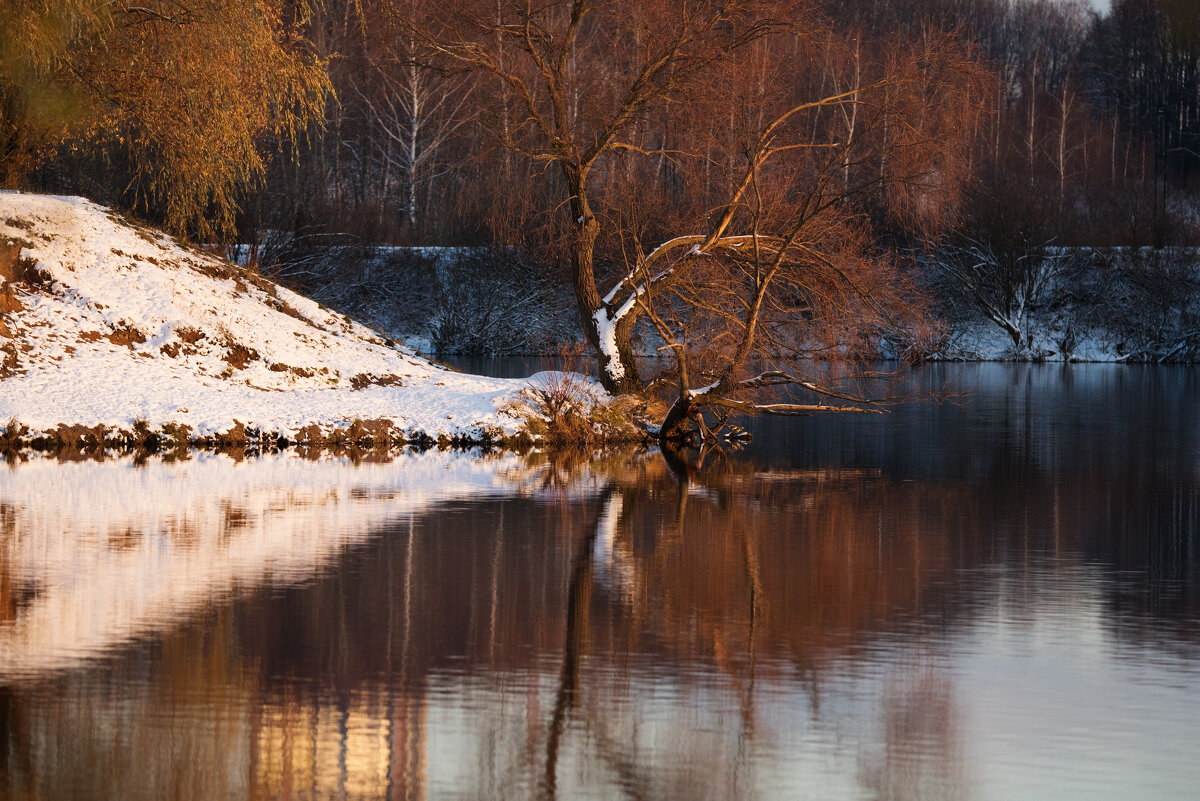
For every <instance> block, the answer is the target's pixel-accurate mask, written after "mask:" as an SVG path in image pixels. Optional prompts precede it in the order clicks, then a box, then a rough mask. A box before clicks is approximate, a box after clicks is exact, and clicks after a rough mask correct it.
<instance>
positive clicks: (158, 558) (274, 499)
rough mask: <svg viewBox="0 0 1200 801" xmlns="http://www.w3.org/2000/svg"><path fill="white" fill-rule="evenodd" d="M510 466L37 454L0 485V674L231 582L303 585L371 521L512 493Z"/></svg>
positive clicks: (491, 461)
mask: <svg viewBox="0 0 1200 801" xmlns="http://www.w3.org/2000/svg"><path fill="white" fill-rule="evenodd" d="M522 465H523V462H522V460H521V459H520V458H519V457H516V456H513V455H505V456H494V457H487V458H479V457H470V456H466V455H463V454H460V453H443V452H438V451H429V452H426V453H423V454H409V455H405V456H404V457H402V458H398V459H396V460H395V461H391V462H387V463H380V464H371V463H363V464H358V465H355V466H351V464H350V463H349V462H348V461H347V460H344V459H336V458H324V459H321V460H318V461H308V460H304V459H301V458H298V457H296V456H294V455H286V454H284V455H275V456H264V457H262V458H258V459H252V460H247V461H242V462H234V461H233V460H232V459H229V458H227V457H224V456H214V455H208V454H199V455H197V456H196V457H195V458H192V459H188V460H186V461H177V462H172V463H163V462H157V461H156V462H152V463H150V464H148V465H143V466H138V465H135V464H134V463H133V462H132V460H129V459H121V460H116V461H106V462H79V463H71V464H67V463H58V462H51V461H35V462H32V463H28V464H23V465H20V466H19V467H17V468H15V469H9V470H8V471H7V472H6V473H5V475H4V477H3V480H2V481H0V524H2V527H3V531H2V533H3V539H0V590H2V592H0V595H2V596H4V598H3V603H2V604H0V681H13V680H18V679H20V678H21V677H31V676H34V675H41V674H44V673H45V672H47V671H54V670H60V669H65V668H69V667H71V666H73V665H76V664H78V663H79V662H81V661H82V660H85V659H88V658H91V657H95V656H98V655H101V654H103V653H105V652H106V651H108V650H110V649H112V648H113V647H115V646H118V645H120V644H122V643H125V642H129V641H131V640H133V639H135V638H137V637H139V636H142V635H145V634H148V633H152V632H157V631H163V630H165V629H167V628H169V627H171V626H173V625H175V624H177V623H179V622H180V621H182V620H184V619H187V618H188V617H189V616H192V615H194V614H196V613H198V612H200V611H202V610H203V609H204V608H206V607H207V606H208V605H210V604H211V603H212V602H213V601H214V600H218V599H220V598H221V597H222V596H228V595H229V594H231V593H233V592H236V591H237V590H238V589H239V588H248V587H255V586H259V585H290V584H295V583H297V582H302V581H304V580H307V579H310V578H312V577H313V576H315V575H316V574H318V573H320V572H321V570H322V568H323V567H324V566H325V565H327V564H328V563H329V562H330V561H331V560H333V559H334V558H336V557H337V556H338V554H340V553H341V552H343V551H344V550H345V549H346V548H347V547H350V546H353V545H355V544H357V543H360V542H362V541H364V540H365V539H367V538H369V537H370V536H371V535H372V533H373V532H376V531H378V530H379V527H380V525H382V524H384V523H386V522H389V521H394V520H396V519H401V518H403V517H404V516H407V515H413V514H416V513H419V512H422V511H426V510H428V509H429V508H430V507H431V506H433V505H435V504H437V503H439V502H441V501H446V500H450V499H464V498H477V497H481V496H488V495H497V494H500V493H513V492H518V491H520V489H519V487H520V481H519V477H520V474H521V471H522V469H523V468H522Z"/></svg>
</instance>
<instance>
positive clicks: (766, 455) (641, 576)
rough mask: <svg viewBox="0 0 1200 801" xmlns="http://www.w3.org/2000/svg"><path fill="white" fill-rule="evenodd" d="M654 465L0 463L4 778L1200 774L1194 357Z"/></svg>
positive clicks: (483, 787) (1005, 380) (1137, 783)
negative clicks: (1184, 362) (1189, 362)
mask: <svg viewBox="0 0 1200 801" xmlns="http://www.w3.org/2000/svg"><path fill="white" fill-rule="evenodd" d="M920 380H921V381H922V382H925V383H926V384H927V385H928V386H940V385H941V384H942V383H943V382H944V381H947V380H950V381H952V382H954V384H955V385H956V386H957V387H958V388H959V389H960V390H962V391H963V392H964V393H965V396H964V397H963V398H962V399H961V400H960V401H959V402H957V403H954V404H943V405H940V406H939V405H934V404H926V405H920V406H913V407H908V408H904V409H901V410H899V411H897V412H896V413H894V414H892V415H889V416H885V417H865V416H863V417H854V418H850V417H840V418H831V417H824V418H804V419H798V420H784V421H778V420H776V421H769V420H763V421H756V422H754V424H753V425H752V426H751V429H752V431H753V433H754V442H753V443H752V444H751V445H750V446H748V447H746V448H744V449H742V450H739V451H735V452H730V453H726V454H721V453H712V454H708V455H707V456H706V458H705V459H704V461H703V463H702V464H692V465H690V466H682V465H678V464H674V465H673V464H669V463H668V462H667V460H665V459H664V457H663V456H662V455H660V454H658V453H657V452H633V453H626V454H621V455H614V456H611V457H607V458H604V459H602V460H597V461H592V462H583V461H570V460H558V461H552V460H548V459H546V458H544V457H537V456H535V457H532V458H529V459H525V458H521V457H519V456H515V455H491V456H486V457H483V458H478V457H476V458H472V457H470V456H466V455H461V454H452V453H439V452H437V451H432V452H427V453H424V454H416V455H408V456H404V457H401V458H398V459H395V460H393V461H390V462H377V461H371V460H362V461H360V462H359V463H354V462H352V461H350V460H348V459H338V458H334V457H329V456H326V457H321V458H320V459H317V460H306V459H302V458H300V457H299V456H296V455H283V456H270V457H263V458H257V459H247V460H243V461H240V462H239V461H234V460H232V459H230V458H228V457H224V456H212V455H195V456H194V457H193V458H191V459H188V460H185V461H176V462H172V463H168V462H163V461H161V460H153V459H152V460H150V461H149V462H147V463H145V464H140V465H139V464H135V463H134V462H133V461H132V460H129V459H114V460H108V461H105V462H95V461H84V462H74V463H59V462H53V461H48V460H31V461H29V462H26V463H22V464H16V465H12V466H10V467H8V468H0V469H2V470H3V472H2V473H0V798H7V799H34V798H37V799H73V798H87V799H93V798H94V799H156V800H157V799H213V798H231V799H246V798H253V799H260V798H261V799H268V798H288V799H306V798H389V799H416V798H430V799H434V798H464V799H475V798H480V799H520V798H603V799H616V798H626V797H628V798H639V799H640V798H644V799H707V798H711V799H727V798H728V799H731V798H747V799H783V798H798V799H860V798H861V799H1042V798H1044V799H1065V798H1087V799H1103V798H1112V799H1123V800H1124V799H1134V798H1136V799H1195V798H1197V797H1200V758H1198V756H1200V402H1198V400H1197V399H1198V398H1200V370H1197V369H1191V368H1158V369H1143V368H1136V367H1118V366H1073V367H1059V366H1041V367H1034V366H1024V365H1020V366H1010V365H982V366H957V365H952V366H944V367H939V366H934V367H932V368H928V369H925V370H924V371H923V372H922V373H921V374H920Z"/></svg>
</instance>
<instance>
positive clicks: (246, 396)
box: [0, 192, 525, 439]
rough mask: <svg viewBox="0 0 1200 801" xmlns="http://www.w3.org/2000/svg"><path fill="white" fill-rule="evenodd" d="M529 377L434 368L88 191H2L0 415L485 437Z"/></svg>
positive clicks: (292, 434)
mask: <svg viewBox="0 0 1200 801" xmlns="http://www.w3.org/2000/svg"><path fill="white" fill-rule="evenodd" d="M524 386H525V382H524V381H521V380H512V379H494V378H484V377H480V376H470V375H462V374H459V373H455V372H453V371H450V370H447V369H446V368H444V367H441V366H439V365H435V364H432V363H431V362H429V361H426V360H424V359H422V358H420V357H418V356H416V355H415V354H414V353H413V352H412V351H410V350H408V349H406V348H404V347H402V346H399V345H397V344H395V343H393V342H391V341H389V340H386V339H384V338H382V337H380V336H379V335H378V334H377V333H375V332H373V331H371V330H370V329H368V328H365V327H364V326H362V325H359V324H357V323H355V322H353V321H352V320H350V319H349V318H347V317H343V316H341V315H338V314H336V313H334V312H332V311H330V310H328V309H326V308H324V307H323V306H320V305H319V304H317V303H315V302H313V301H311V300H308V299H306V298H304V297H302V296H300V295H297V294H295V293H293V292H291V291H289V290H287V289H285V288H283V287H280V286H278V285H276V284H274V283H272V282H270V281H268V280H266V279H264V278H262V277H261V276H258V275H256V274H254V273H253V272H249V271H246V270H244V269H242V268H239V267H237V266H236V265H233V264H230V263H229V262H226V261H223V260H221V259H217V258H215V257H213V256H210V255H208V254H205V253H203V252H200V251H198V250H194V249H189V248H187V247H185V246H183V245H181V244H179V243H178V242H176V241H174V240H172V239H170V238H169V237H167V236H165V235H163V234H161V233H159V232H156V231H153V230H150V229H147V228H144V227H141V226H138V225H136V224H134V223H131V222H129V221H127V220H123V219H121V218H119V217H118V216H117V215H116V214H115V213H113V212H112V211H110V210H108V209H106V208H104V207H101V206H98V205H96V204H94V203H91V202H90V201H87V200H85V199H83V198H74V197H49V196H43V195H31V194H22V193H14V192H0V425H3V424H4V422H5V421H9V420H15V421H19V422H20V423H21V424H23V425H25V426H28V427H29V428H30V429H31V430H32V433H34V434H36V433H44V432H50V431H53V430H55V429H56V428H58V427H59V426H64V425H72V426H89V427H96V426H103V427H106V428H108V429H122V430H127V431H128V430H131V429H134V428H135V427H140V428H142V429H143V430H144V429H145V428H146V427H147V426H148V427H150V428H156V429H158V428H163V427H168V428H169V429H170V430H174V431H180V430H182V431H186V432H187V433H188V434H189V435H190V436H193V437H210V436H214V435H219V434H222V433H223V432H229V431H233V430H237V431H244V430H257V431H260V432H271V433H273V434H275V435H277V436H282V437H287V438H289V439H295V438H297V437H300V438H303V437H304V432H306V431H307V432H312V431H314V429H313V428H312V427H313V426H317V427H318V428H319V429H321V430H325V431H329V430H333V429H339V428H341V429H346V428H349V427H350V426H351V425H352V424H353V423H354V421H356V420H358V421H370V422H371V423H372V424H373V425H374V426H375V428H374V430H376V431H385V430H386V431H387V432H391V433H392V434H394V435H395V436H409V437H411V436H413V435H415V434H418V433H419V434H423V435H425V436H429V437H434V438H437V437H441V436H445V437H452V438H453V437H457V438H464V439H481V438H489V437H499V436H506V435H512V434H515V433H517V432H518V430H519V429H520V427H521V420H519V419H518V418H517V417H516V416H514V415H513V414H512V413H511V412H507V413H506V409H508V408H511V402H512V400H513V398H514V397H515V396H516V394H517V393H518V392H519V391H520V390H521V389H522V388H523V387H524ZM101 430H102V429H101Z"/></svg>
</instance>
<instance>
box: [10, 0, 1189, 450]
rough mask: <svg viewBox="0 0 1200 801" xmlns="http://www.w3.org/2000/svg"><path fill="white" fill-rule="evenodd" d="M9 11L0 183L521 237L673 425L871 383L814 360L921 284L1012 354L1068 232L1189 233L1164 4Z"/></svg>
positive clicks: (389, 227) (1081, 236)
mask: <svg viewBox="0 0 1200 801" xmlns="http://www.w3.org/2000/svg"><path fill="white" fill-rule="evenodd" d="M8 4H9V5H10V6H13V9H14V13H12V14H9V15H6V17H5V19H4V21H3V22H0V26H2V30H0V33H2V34H3V37H4V41H5V46H4V47H3V48H0V68H2V69H3V72H2V73H0V108H2V109H3V115H4V116H3V119H2V120H0V123H2V126H0V167H2V169H0V172H2V173H3V176H4V179H5V181H6V182H7V183H9V184H24V185H30V186H35V187H39V188H44V189H51V190H70V191H80V192H83V193H85V194H88V195H91V196H93V197H97V199H100V200H105V201H108V202H113V203H117V204H118V205H124V206H132V207H134V208H136V209H138V210H140V211H141V212H142V213H144V214H146V215H148V216H150V217H152V218H157V219H161V220H162V221H164V222H166V223H167V224H168V225H170V226H171V227H173V228H174V229H176V230H177V231H180V232H184V233H191V234H193V235H198V236H201V237H204V238H205V239H210V240H211V239H214V238H222V237H225V238H232V237H237V238H238V239H240V240H242V241H252V242H260V241H263V240H264V237H266V236H268V233H269V235H271V236H277V235H278V232H281V231H283V232H290V234H289V235H290V236H291V237H292V240H291V241H292V242H293V243H294V242H296V241H302V242H303V241H308V242H318V243H321V246H322V247H324V246H326V245H328V244H329V243H330V242H331V241H333V240H331V239H330V236H331V235H334V236H337V237H345V236H351V237H354V238H355V239H356V241H358V242H360V243H363V242H367V243H373V242H379V243H403V244H409V243H413V244H417V243H419V244H464V243H484V242H489V243H496V244H499V245H500V246H501V247H502V248H506V249H508V251H509V252H512V249H513V248H516V249H519V250H520V251H522V252H523V253H524V254H525V256H524V257H523V260H524V261H526V262H527V263H535V264H538V265H541V266H542V269H544V270H545V271H546V272H547V273H548V274H550V275H552V276H558V278H559V279H560V283H561V286H562V287H563V288H564V291H565V292H567V293H570V294H571V295H573V297H574V305H575V308H576V316H577V319H578V321H579V325H580V328H581V330H582V334H583V336H584V338H585V339H586V340H587V342H588V343H590V345H591V347H592V349H593V351H594V353H595V355H596V358H597V360H598V362H599V366H600V376H601V379H602V381H604V383H605V384H606V386H607V387H608V388H609V389H610V390H613V391H618V392H640V391H644V390H646V389H653V390H655V391H659V392H664V393H666V395H665V397H664V399H665V400H667V401H668V403H669V404H670V405H671V409H672V411H671V412H670V414H669V415H668V418H667V422H668V428H669V429H671V428H675V427H676V426H677V425H685V424H687V421H689V420H698V419H700V416H701V415H702V414H707V415H708V421H709V423H710V424H711V423H712V422H714V421H715V422H720V421H723V420H724V419H725V418H726V417H727V416H728V415H729V414H731V413H735V412H742V411H753V410H758V409H762V408H769V409H770V410H771V411H776V412H794V413H799V412H809V411H813V410H816V409H830V408H837V409H845V408H855V409H859V410H862V409H869V408H872V405H873V404H872V403H871V401H872V400H879V398H878V397H876V396H868V395H866V394H864V393H863V392H862V391H861V390H855V389H851V388H849V387H848V386H846V385H845V384H844V383H843V381H844V379H846V378H847V377H848V376H850V375H853V374H855V372H856V371H855V370H854V369H853V368H850V369H844V370H833V371H830V370H828V369H825V368H824V367H823V368H822V369H821V370H820V371H814V370H813V369H812V365H813V363H814V361H819V362H821V363H822V364H826V365H827V364H828V363H830V362H831V361H837V362H840V363H842V364H844V365H850V364H853V363H854V362H855V360H856V359H858V358H860V357H862V358H873V357H878V356H881V355H887V356H904V355H906V354H920V353H922V352H925V351H927V350H929V349H930V348H931V347H936V343H937V341H938V339H939V337H940V336H941V331H940V329H939V325H938V323H937V322H936V319H937V317H938V314H939V298H938V297H937V296H936V295H937V292H938V290H939V285H938V283H937V282H936V281H932V280H931V279H930V276H931V275H936V276H941V278H942V279H943V280H944V281H947V282H948V284H947V285H943V286H942V287H941V288H942V289H943V290H944V291H945V292H946V293H948V295H947V297H948V296H949V295H955V296H957V297H961V298H964V299H966V300H967V301H969V302H972V303H974V304H975V305H977V306H978V307H980V308H981V309H982V310H983V312H984V313H985V314H986V316H987V317H989V318H990V319H992V320H993V321H995V322H996V323H997V324H998V325H999V326H1000V327H1001V328H1003V329H1004V331H1005V332H1006V333H1007V334H1008V335H1009V336H1010V337H1011V338H1012V341H1013V347H1014V349H1016V350H1021V349H1022V348H1025V349H1028V348H1030V347H1031V337H1030V334H1029V330H1028V324H1027V320H1028V317H1029V311H1030V309H1032V308H1033V307H1034V306H1036V305H1037V304H1038V302H1039V293H1042V292H1044V291H1046V288H1047V287H1049V286H1052V285H1053V283H1054V282H1053V280H1051V279H1053V278H1054V276H1056V275H1061V274H1063V273H1065V272H1066V267H1067V266H1069V265H1064V264H1063V262H1066V261H1069V259H1066V258H1065V257H1064V256H1063V254H1064V252H1065V251H1063V248H1064V247H1065V246H1072V245H1155V246H1161V245H1169V244H1181V243H1182V244H1186V243H1187V242H1189V241H1190V237H1192V236H1193V235H1194V231H1195V227H1196V224H1197V221H1196V220H1195V219H1194V216H1195V215H1194V213H1193V212H1192V211H1191V209H1192V205H1191V204H1190V203H1189V202H1188V200H1189V199H1191V198H1192V197H1193V196H1194V185H1195V183H1196V178H1197V176H1200V170H1198V169H1197V167H1200V9H1197V8H1196V7H1195V4H1194V3H1192V2H1189V1H1188V0H1115V2H1114V3H1113V8H1112V10H1111V12H1110V13H1109V14H1107V15H1105V16H1098V15H1096V14H1095V13H1094V12H1093V11H1091V10H1090V7H1089V6H1087V5H1086V4H1085V3H1084V2H1083V0H870V2H867V1H866V0H861V1H856V2H825V1H824V0H724V2H717V1H716V0H689V2H683V3H679V2H656V1H647V2H637V3H634V2H599V1H598V0H563V1H562V2H544V3H541V4H538V5H534V4H530V3H518V2H512V1H511V0H441V2H426V1H425V0H408V1H407V2H401V1H400V0H327V2H324V3H321V4H316V5H314V6H309V5H308V4H307V3H304V2H300V1H299V0H290V1H288V2H285V1H284V0H255V2H252V3H232V2H230V3H222V2H217V3H192V2H188V0H184V1H183V2H162V1H161V0H157V1H156V0H147V2H144V3H141V4H139V5H137V6H133V5H128V4H120V3H115V4H114V3H111V2H105V3H100V2H97V0H59V1H58V2H56V3H49V4H46V3H32V2H26V1H25V0H8ZM24 31H33V32H34V35H33V36H26V35H25V34H24V33H23V32H24ZM130 65H132V67H131V66H130ZM268 154H269V155H272V156H273V158H272V159H271V160H270V163H269V166H268V164H267V162H266V161H265V157H266V156H267V155H268ZM237 208H240V213H239V215H238V216H237V218H236V220H235V217H234V211H235V209H237ZM342 272H343V273H344V270H342ZM1134 283H1136V282H1134ZM946 286H949V289H946ZM931 289H932V290H933V293H934V294H933V295H931V294H930V291H931ZM941 305H942V306H943V307H944V304H941ZM941 311H944V308H942V309H941ZM646 350H655V351H658V352H659V353H660V354H662V355H663V356H665V357H667V358H665V359H663V360H659V361H657V362H655V363H654V366H652V367H647V364H646V363H645V362H644V361H639V360H638V359H637V358H635V354H636V353H637V352H639V351H641V352H645V351H646ZM814 357H815V359H814ZM784 387H786V388H787V389H786V390H783V389H781V388H784ZM781 392H783V394H782V395H781V394H780V393H781ZM797 392H799V394H797ZM764 393H768V394H770V395H771V398H770V400H771V402H770V403H769V404H764V401H763V396H764Z"/></svg>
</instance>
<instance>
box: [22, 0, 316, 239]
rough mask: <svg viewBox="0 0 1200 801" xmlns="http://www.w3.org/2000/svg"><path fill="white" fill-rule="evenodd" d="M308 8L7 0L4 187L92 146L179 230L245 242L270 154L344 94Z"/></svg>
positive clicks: (225, 1)
mask: <svg viewBox="0 0 1200 801" xmlns="http://www.w3.org/2000/svg"><path fill="white" fill-rule="evenodd" d="M308 13H309V7H308V5H307V3H306V2H304V0H300V2H288V1H286V0H138V2H136V3H130V2H111V0H51V1H50V2H36V1H35V0H6V2H5V9H4V13H3V14H2V15H0V181H2V182H3V184H4V185H5V186H8V187H20V186H21V185H22V180H23V179H24V178H25V177H26V176H27V175H29V173H30V172H31V171H32V170H34V169H35V168H36V167H37V166H38V165H39V164H41V163H43V162H45V161H46V160H47V159H49V158H51V157H53V156H54V155H55V154H56V153H58V152H61V151H63V150H69V149H73V148H89V149H94V150H96V151H99V152H100V153H102V154H104V155H105V156H108V157H110V158H113V159H121V160H122V161H126V162H127V163H128V164H129V165H130V170H131V173H132V181H131V183H130V186H129V187H128V190H127V193H128V194H129V195H130V196H131V197H130V199H131V200H132V201H133V202H135V203H141V204H142V205H143V206H146V205H153V206H154V207H156V208H160V209H162V214H163V217H164V219H165V222H166V224H167V226H168V227H169V228H171V229H172V230H173V231H174V232H175V233H179V234H191V235H193V236H196V237H199V238H201V239H212V238H219V237H222V236H226V235H229V234H231V233H232V231H233V225H234V221H235V215H236V212H237V199H238V197H239V195H240V194H241V193H243V192H244V191H245V190H246V189H247V188H249V187H252V186H253V185H255V184H256V183H257V182H259V181H260V180H261V179H262V177H263V175H264V172H265V166H266V164H265V157H264V151H265V146H267V145H269V144H270V143H272V142H278V141H280V140H284V141H292V142H294V141H296V140H297V139H299V138H300V137H302V136H303V135H304V134H305V132H306V131H307V130H309V127H310V126H311V125H312V124H314V123H316V122H318V121H319V120H320V118H321V114H322V109H323V107H324V103H325V99H326V96H327V94H328V93H329V91H330V87H329V83H328V80H327V77H326V72H325V68H324V64H323V63H322V62H321V61H320V60H319V59H318V58H317V57H316V56H315V55H314V53H313V51H312V49H311V48H310V47H309V46H308V44H307V42H306V40H305V37H304V26H305V23H306V20H307V16H308Z"/></svg>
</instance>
